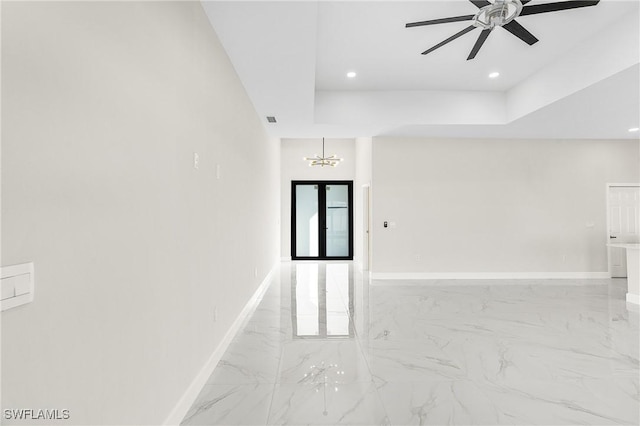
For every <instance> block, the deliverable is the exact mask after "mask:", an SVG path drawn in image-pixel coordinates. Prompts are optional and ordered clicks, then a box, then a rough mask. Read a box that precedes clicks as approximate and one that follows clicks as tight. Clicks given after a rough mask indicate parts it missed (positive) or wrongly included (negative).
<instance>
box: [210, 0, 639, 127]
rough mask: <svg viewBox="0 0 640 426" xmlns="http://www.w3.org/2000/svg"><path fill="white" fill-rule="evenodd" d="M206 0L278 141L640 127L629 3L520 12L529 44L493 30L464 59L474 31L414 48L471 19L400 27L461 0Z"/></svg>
mask: <svg viewBox="0 0 640 426" xmlns="http://www.w3.org/2000/svg"><path fill="white" fill-rule="evenodd" d="M533 2H535V3H543V2H548V0H533ZM203 5H204V7H205V10H206V12H207V14H208V16H209V18H210V20H211V22H212V25H213V28H214V29H215V31H216V33H217V34H218V36H219V38H220V40H221V42H222V44H223V46H224V48H225V50H226V51H227V53H228V55H229V57H230V59H231V61H232V63H233V64H234V67H235V68H236V71H237V72H238V75H239V76H240V78H241V80H242V81H243V84H244V85H245V88H246V90H247V93H248V94H249V97H250V98H251V100H252V102H253V103H254V106H255V107H256V110H257V111H258V113H259V114H260V115H261V116H263V117H266V116H267V115H275V116H276V117H277V119H278V123H277V124H272V125H267V126H266V128H267V130H268V132H269V133H270V135H272V136H275V137H287V138H296V137H300V138H302V137H322V136H327V137H358V136H376V135H385V136H393V135H404V136H427V137H429V136H431V137H515V138H616V139H618V138H637V137H638V134H637V133H636V134H632V133H629V132H628V131H627V129H628V128H629V127H637V126H638V125H639V121H640V106H639V105H640V87H639V85H638V80H639V76H640V68H639V66H638V63H639V62H640V52H639V50H640V29H639V25H638V22H639V21H640V19H639V18H640V12H639V7H638V6H639V2H638V1H637V0H602V1H601V2H600V4H598V5H597V6H595V7H587V8H581V9H574V10H568V11H560V12H553V13H545V14H538V15H530V16H525V17H522V18H518V22H520V24H522V25H523V26H525V27H526V28H527V29H528V30H529V31H530V32H532V33H533V34H534V35H535V36H536V37H537V38H538V39H540V41H539V42H538V43H537V44H535V45H533V46H528V45H527V44H525V43H524V42H522V41H521V40H519V39H517V38H516V37H515V36H513V35H511V34H510V33H508V32H507V31H505V30H503V29H502V28H498V29H496V31H494V32H492V33H491V35H490V37H489V39H488V40H487V42H486V43H485V44H484V46H483V48H482V50H480V53H479V54H478V56H477V57H476V59H474V60H472V61H467V60H466V58H467V56H468V54H469V51H470V50H471V48H472V46H473V44H474V43H475V40H476V38H477V36H478V35H479V33H480V30H479V29H476V30H474V31H472V32H471V33H469V34H466V35H464V36H462V37H460V38H459V39H457V40H455V41H453V42H451V43H449V44H447V45H446V46H444V47H442V48H440V49H438V50H436V51H434V52H433V53H431V54H429V55H424V56H423V55H420V52H422V51H424V50H426V49H427V48H429V47H431V46H433V45H434V44H436V43H438V42H440V41H442V40H444V39H446V38H448V37H449V36H451V35H453V34H454V33H456V32H458V31H459V30H461V29H462V28H465V27H467V26H468V25H469V22H458V23H448V24H440V25H432V26H425V27H418V28H404V24H405V23H407V22H412V21H421V20H427V19H436V18H443V17H449V16H457V15H469V14H473V13H475V11H477V10H478V9H477V8H476V7H475V6H474V5H473V4H472V3H470V2H469V1H467V0H447V1H436V0H426V1H408V2H405V1H356V0H352V1H340V2H334V1H319V2H316V1H282V2H273V1H256V2H249V1H237V0H236V1H207V2H203ZM347 71H355V72H357V73H358V76H357V77H356V78H355V79H348V78H347V77H346V73H347ZM492 71H499V72H500V73H501V76H500V77H499V78H498V79H495V80H491V79H489V78H487V75H488V74H489V72H492Z"/></svg>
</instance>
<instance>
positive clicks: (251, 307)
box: [164, 263, 279, 425]
mask: <svg viewBox="0 0 640 426" xmlns="http://www.w3.org/2000/svg"><path fill="white" fill-rule="evenodd" d="M278 267H279V264H278V263H277V264H275V265H274V266H273V267H272V268H271V271H269V273H268V274H267V276H266V277H265V278H264V280H263V281H262V283H260V286H259V287H258V289H257V290H256V291H255V293H254V294H253V296H251V299H249V301H248V302H247V304H246V305H245V306H244V308H243V309H242V311H241V312H240V314H239V315H238V317H237V318H236V320H235V321H234V322H233V324H232V325H231V327H230V328H229V330H228V331H227V333H226V334H225V336H224V338H223V339H222V341H221V342H220V344H219V345H218V346H217V347H216V349H215V350H214V351H213V353H212V354H211V356H210V357H209V359H208V360H207V362H206V363H205V365H204V366H203V367H202V368H201V369H200V371H199V372H198V374H197V375H196V377H195V378H194V379H193V381H192V382H191V384H190V385H189V387H188V388H187V389H186V390H185V392H184V394H182V397H181V398H180V400H179V401H178V403H177V404H176V406H175V407H174V408H173V410H172V411H171V413H170V414H169V417H167V419H166V420H165V422H164V424H165V425H179V424H180V422H181V421H182V420H183V419H184V416H185V415H186V414H187V412H188V411H189V409H190V408H191V406H192V405H193V403H194V402H195V400H196V398H197V397H198V395H199V394H200V391H201V390H202V388H203V387H204V385H205V384H206V383H207V379H209V376H211V373H213V370H214V369H215V368H216V365H218V362H219V361H220V359H221V358H222V355H224V353H225V351H226V350H227V348H228V347H229V344H231V341H232V340H233V338H234V337H235V335H236V334H237V333H238V331H240V329H241V328H242V325H243V324H244V322H245V320H246V319H247V318H248V317H249V316H251V314H252V313H253V312H254V311H255V309H256V308H257V307H258V305H259V304H260V301H261V300H262V296H263V295H264V293H265V291H267V288H269V284H270V283H271V279H272V278H273V275H274V273H275V271H276V270H277V268H278Z"/></svg>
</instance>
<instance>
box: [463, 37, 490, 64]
mask: <svg viewBox="0 0 640 426" xmlns="http://www.w3.org/2000/svg"><path fill="white" fill-rule="evenodd" d="M490 33H491V29H487V30H482V32H481V33H480V35H479V36H478V40H476V44H474V45H473V49H471V53H470V54H469V57H468V58H467V61H468V60H469V59H473V58H475V57H476V55H477V54H478V51H479V50H480V48H481V47H482V45H483V44H484V42H485V41H486V40H487V37H489V34H490Z"/></svg>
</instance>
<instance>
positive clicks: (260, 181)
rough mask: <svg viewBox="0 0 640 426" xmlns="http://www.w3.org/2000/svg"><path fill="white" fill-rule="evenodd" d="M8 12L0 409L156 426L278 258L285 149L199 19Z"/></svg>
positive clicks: (121, 5) (59, 8)
mask: <svg viewBox="0 0 640 426" xmlns="http://www.w3.org/2000/svg"><path fill="white" fill-rule="evenodd" d="M2 8H3V10H2V89H3V92H2V107H3V108H2V231H3V232H2V256H3V257H2V265H11V264H15V263H22V262H28V261H34V262H35V271H36V293H35V300H34V302H33V303H31V304H29V305H25V306H22V307H19V308H15V309H12V310H9V311H5V312H3V313H2V361H3V362H2V397H3V400H2V403H3V407H2V408H36V409H37V408H59V409H69V410H70V414H71V419H70V421H69V422H65V424H84V425H87V424H159V423H162V422H163V421H164V420H165V419H166V418H167V416H168V414H169V413H170V411H171V410H172V409H173V408H174V406H175V404H176V403H177V402H178V400H179V398H180V397H181V396H182V394H183V392H184V391H185V390H186V389H187V387H188V386H189V384H190V383H191V381H192V380H193V379H194V377H195V376H196V374H197V373H198V371H199V370H200V369H201V368H202V367H203V365H204V364H205V362H206V361H207V359H208V358H209V356H210V355H211V354H212V352H213V351H214V349H215V348H216V346H217V345H218V343H219V342H220V341H221V339H222V337H223V336H224V334H225V332H226V331H227V330H228V329H229V327H230V325H231V324H232V322H233V321H234V319H235V318H236V317H237V315H238V313H239V312H240V310H241V309H242V307H243V306H244V304H245V303H246V302H247V301H248V299H249V298H250V296H251V295H252V294H253V293H254V291H255V290H256V288H257V287H258V285H259V283H260V282H261V281H262V279H263V278H264V277H265V275H266V274H267V273H268V272H269V270H270V269H271V268H272V266H273V265H274V263H275V261H276V259H277V257H278V254H279V241H278V239H279V230H278V225H277V222H278V217H279V210H280V201H279V141H275V140H270V139H268V138H267V137H266V135H265V131H264V128H263V126H262V124H261V122H260V121H261V118H260V117H257V116H256V114H255V111H254V109H253V107H252V105H251V103H250V101H249V99H248V97H247V96H246V94H245V92H244V89H243V87H242V85H241V83H240V81H239V80H238V78H237V76H236V74H235V72H234V70H233V67H232V65H231V64H230V62H229V60H228V58H227V57H226V54H225V53H224V51H223V50H222V48H221V46H220V44H219V42H218V40H217V38H216V36H215V34H214V32H213V30H212V29H211V27H210V24H209V22H208V21H207V18H206V16H205V14H204V12H203V11H202V8H201V5H200V3H199V2H136V3H130V2H38V3H34V2H3V3H2ZM194 152H198V153H199V155H200V168H199V170H195V169H194V167H193V153H194ZM216 164H220V165H221V172H222V173H221V179H220V180H217V179H216V173H215V169H216ZM254 268H257V270H258V276H257V277H255V276H254ZM216 307H217V310H218V321H217V322H214V309H215V308H216ZM9 423H10V422H7V424H9Z"/></svg>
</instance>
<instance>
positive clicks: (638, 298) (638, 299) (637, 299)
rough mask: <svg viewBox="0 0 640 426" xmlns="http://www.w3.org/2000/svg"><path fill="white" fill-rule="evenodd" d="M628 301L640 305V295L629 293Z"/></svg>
mask: <svg viewBox="0 0 640 426" xmlns="http://www.w3.org/2000/svg"><path fill="white" fill-rule="evenodd" d="M627 302H629V303H634V304H636V305H640V295H638V294H633V293H627Z"/></svg>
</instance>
